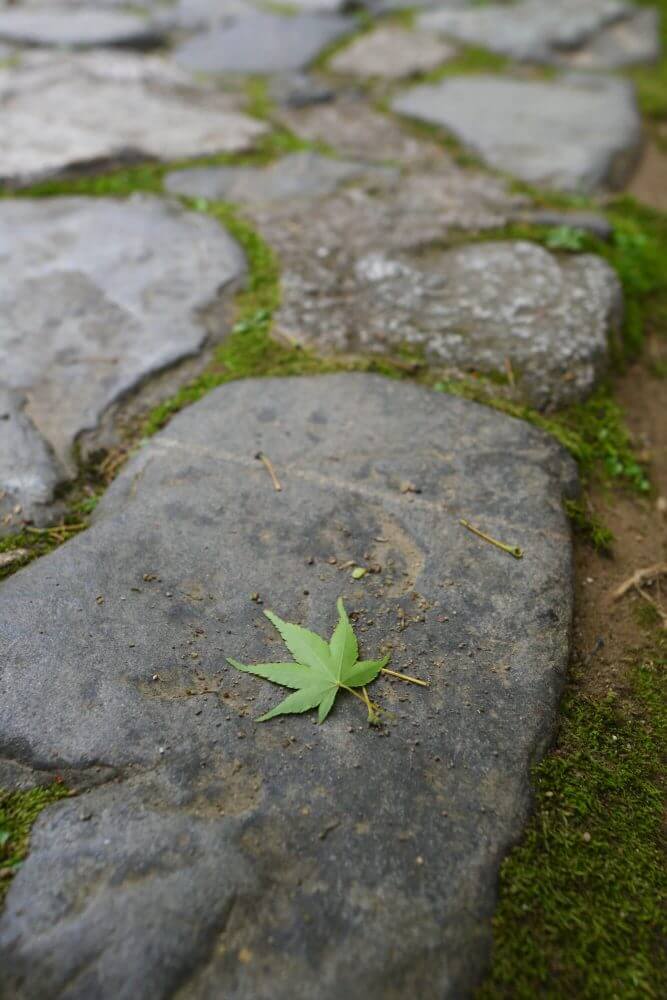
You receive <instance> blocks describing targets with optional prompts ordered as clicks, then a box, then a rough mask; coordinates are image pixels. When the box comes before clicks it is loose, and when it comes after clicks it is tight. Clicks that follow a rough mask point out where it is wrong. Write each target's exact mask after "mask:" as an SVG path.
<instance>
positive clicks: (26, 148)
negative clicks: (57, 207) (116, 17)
mask: <svg viewBox="0 0 667 1000" xmlns="http://www.w3.org/2000/svg"><path fill="white" fill-rule="evenodd" d="M0 103H1V104H2V123H3V138H2V143H0V181H1V180H10V181H13V182H17V183H25V182H27V181H30V180H34V179H38V178H41V177H43V176H45V175H49V174H54V173H59V172H61V171H63V170H66V169H67V170H70V171H72V170H76V169H82V168H84V167H86V166H90V164H91V163H94V164H96V165H99V164H100V163H101V162H102V163H104V162H107V163H108V162H117V161H123V160H127V159H136V158H137V157H139V158H142V159H147V158H156V159H182V158H186V157H195V156H203V155H206V154H211V153H219V152H238V151H240V150H244V149H249V148H251V147H252V146H253V144H255V143H256V141H257V139H258V137H259V136H260V135H262V134H263V133H264V132H266V130H267V128H266V125H265V124H264V123H262V122H260V121H258V120H257V119H254V118H250V117H249V116H248V115H245V114H242V113H241V112H240V111H239V110H238V109H237V106H236V105H237V104H238V101H237V102H236V104H235V102H234V99H233V98H231V97H229V96H227V95H224V94H220V93H218V92H216V91H215V90H214V89H212V88H207V87H204V86H202V85H195V84H194V83H193V81H192V79H191V78H190V77H189V76H188V74H186V73H184V72H182V71H181V70H179V69H178V68H177V67H175V66H173V65H171V64H170V63H168V62H166V61H165V60H163V59H160V58H158V57H156V56H139V55H135V54H133V53H129V52H112V51H107V52H99V51H98V52H89V53H85V54H67V55H66V54H61V53H46V52H37V51H35V52H30V53H28V54H25V55H24V56H23V57H22V58H21V61H20V63H19V64H18V65H14V64H10V65H7V66H4V67H2V66H0ZM137 109H140V113H138V111H137ZM101 122H103V126H104V127H101V125H100V123H101Z"/></svg>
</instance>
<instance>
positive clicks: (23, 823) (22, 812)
mask: <svg viewBox="0 0 667 1000" xmlns="http://www.w3.org/2000/svg"><path fill="white" fill-rule="evenodd" d="M68 794H69V793H68V791H67V789H66V788H65V787H64V786H63V785H62V784H60V783H58V782H54V783H53V784H51V785H48V786H46V787H40V788H31V789H30V790H29V791H27V792H7V791H3V790H2V789H0V903H2V900H3V899H4V897H5V894H6V892H7V889H8V888H9V883H10V878H11V875H12V874H14V873H15V872H16V871H18V869H19V867H20V864H21V862H22V861H23V859H24V858H25V856H26V854H27V853H28V841H29V838H30V831H31V829H32V825H33V823H34V822H35V820H36V819H37V817H38V816H39V814H40V813H41V811H42V810H43V809H45V808H46V806H48V805H50V804H51V803H52V802H57V801H58V799H62V798H65V797H66V796H67V795H68Z"/></svg>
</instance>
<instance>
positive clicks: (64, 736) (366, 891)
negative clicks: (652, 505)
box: [0, 376, 574, 1000]
mask: <svg viewBox="0 0 667 1000" xmlns="http://www.w3.org/2000/svg"><path fill="white" fill-rule="evenodd" d="M258 449H262V450H263V451H265V452H266V454H268V455H270V456H271V459H272V461H273V462H274V464H275V466H276V468H277V470H278V472H279V474H280V476H281V479H282V482H283V492H282V493H280V494H277V493H276V492H275V491H274V490H273V489H272V487H271V482H270V480H269V477H268V476H267V473H266V470H265V469H264V467H263V466H262V465H261V463H259V462H258V461H256V459H255V458H254V457H253V456H254V455H255V453H256V452H257V450H258ZM406 479H409V480H411V481H412V482H415V483H418V484H419V486H420V488H421V491H422V492H421V493H420V494H419V495H418V496H415V495H414V494H407V495H406V494H404V493H401V491H400V483H401V482H402V481H403V480H406ZM517 483H520V484H521V489H520V490H519V489H517ZM573 485H574V473H573V466H572V464H571V462H570V460H569V459H566V458H564V456H563V453H562V452H561V451H560V449H559V448H558V446H557V445H556V444H555V442H554V441H553V440H551V439H549V438H547V437H545V436H543V435H542V434H540V433H539V432H538V431H536V430H534V429H532V428H530V427H529V426H527V425H525V424H522V423H517V422H514V421H511V420H510V419H508V418H506V417H502V416H499V415H498V414H497V413H494V412H492V411H490V410H486V409H483V408H480V407H477V406H475V405H474V404H470V403H466V402H464V401H462V400H458V399H454V398H447V397H443V396H440V395H438V394H435V393H430V392H427V391H426V390H422V389H418V388H416V387H411V386H407V385H399V384H396V383H394V382H390V381H384V380H381V379H379V378H372V377H369V376H339V377H328V378H321V379H313V380H310V379H300V380H299V381H297V382H292V381H290V380H287V381H278V380H270V381H261V382H253V381H248V382H242V383H237V384H235V385H232V386H226V387H224V388H222V389H219V390H217V391H216V392H214V393H212V394H211V395H209V396H208V397H207V398H206V399H204V400H203V401H202V402H200V403H198V404H197V405H196V406H193V407H192V408H191V409H189V410H187V411H185V412H184V413H183V414H181V415H180V416H179V417H177V418H176V419H175V420H174V421H173V422H172V424H171V425H170V427H169V428H168V430H167V431H165V432H163V433H162V434H161V435H159V436H158V437H157V438H155V439H153V440H152V442H151V443H150V444H148V446H147V447H145V448H143V449H142V450H141V452H140V453H139V455H138V456H137V457H136V458H135V459H134V460H133V461H132V462H131V463H130V465H129V466H128V467H127V468H126V469H125V470H124V472H122V473H121V475H120V478H119V479H118V480H117V481H116V483H115V484H114V485H113V486H112V487H111V489H110V491H109V493H107V495H106V497H105V499H104V500H103V502H102V504H101V507H100V508H98V512H97V513H96V515H95V523H94V526H93V527H92V528H91V529H90V530H89V531H88V532H87V533H85V534H84V535H82V536H79V537H78V538H76V539H74V540H72V541H71V542H69V543H67V544H66V545H64V546H63V547H61V548H60V549H58V550H57V551H56V552H55V553H53V554H52V555H50V556H47V557H46V558H44V559H42V560H40V561H39V562H38V563H35V564H33V565H31V566H29V567H27V568H26V569H25V570H23V571H22V572H20V573H19V574H17V575H15V576H14V577H12V578H10V579H9V580H7V581H6V582H5V583H3V584H2V585H1V586H0V634H1V636H2V649H3V656H2V663H1V664H0V672H1V674H2V680H1V682H0V691H1V695H0V731H1V732H2V735H3V756H4V757H5V758H9V759H15V760H18V761H19V762H20V763H21V764H22V765H24V766H26V765H27V766H31V767H35V768H40V769H41V768H43V769H46V770H48V771H53V770H54V769H58V770H60V771H62V772H64V773H66V774H69V775H70V778H69V779H68V780H70V782H71V783H74V784H75V783H76V782H77V780H78V779H79V778H80V779H81V780H84V781H85V780H86V779H87V780H90V779H91V778H94V777H95V776H96V775H97V777H98V780H100V779H101V780H103V779H104V778H105V777H107V778H108V777H112V776H114V775H115V776H116V777H117V780H116V781H111V782H108V783H107V784H104V785H102V786H100V787H98V788H97V789H94V790H92V791H88V792H86V793H85V794H83V795H81V796H79V797H78V798H77V799H69V800H66V801H64V802H61V803H58V804H57V805H55V806H53V807H50V808H49V809H47V810H46V812H45V813H43V814H42V816H41V817H40V819H39V821H38V823H37V825H36V827H35V830H34V832H33V836H32V840H31V853H30V856H29V858H28V859H27V861H26V862H25V864H24V865H23V866H22V868H21V870H20V871H19V873H18V875H17V876H16V878H15V880H14V882H13V884H12V887H11V889H10V892H9V896H8V900H7V905H6V908H5V912H4V915H3V917H2V922H1V924H0V952H1V963H2V969H3V987H4V989H5V991H6V992H7V994H8V995H11V996H12V998H16V1000H27V998H33V997H39V996H65V995H66V996H68V997H70V998H71V1000H79V998H81V1000H84V998H86V1000H87V998H89V997H93V996H94V997H96V998H100V1000H106V998H113V1000H125V998H128V1000H129V998H134V997H137V996H143V995H147V984H150V986H149V988H148V994H149V995H150V996H151V997H167V996H173V995H175V994H176V993H177V992H181V993H182V994H183V995H187V996H189V997H197V998H213V997H220V996H225V997H236V998H239V1000H241V998H247V1000H258V998H267V1000H268V998H271V1000H305V998H312V997H313V996H317V997H321V998H323V1000H339V998H340V997H341V996H342V995H344V996H348V997H350V998H351V1000H361V998H364V1000H366V998H372V1000H380V998H381V1000H398V998H404V997H407V996H421V997H427V996H428V997H436V996H437V997H449V998H458V997H461V996H465V995H468V991H469V990H470V989H471V988H472V987H473V985H474V984H475V983H476V982H477V981H478V980H479V978H480V977H481V975H482V973H483V971H484V965H485V961H486V958H487V954H488V950H489V945H490V917H491V913H492V909H493V905H494V897H495V884H496V874H497V870H498V865H499V863H500V860H501V858H502V856H503V854H504V852H505V851H506V850H507V848H508V846H509V845H510V844H511V843H512V842H513V841H514V840H515V838H516V837H517V836H518V834H519V832H520V830H521V826H522V822H523V820H524V817H525V813H526V807H527V801H528V796H529V782H528V773H529V765H530V764H531V763H532V762H533V760H534V759H535V756H536V755H538V754H539V753H540V752H541V750H542V749H543V748H544V746H545V743H546V741H548V739H549V737H550V734H551V730H552V723H553V719H554V713H555V708H556V702H557V697H558V693H559V691H560V688H561V684H562V680H563V676H564V671H565V668H566V663H567V653H568V636H569V628H570V615H571V557H570V544H569V528H568V525H567V520H566V518H565V516H564V513H563V510H562V507H561V496H562V494H563V491H564V490H565V491H568V492H569V491H570V490H571V489H572V487H573ZM458 516H466V517H469V518H471V519H472V520H474V521H477V522H479V523H480V524H481V525H483V526H484V527H486V528H487V529H488V530H489V531H491V532H492V533H493V534H494V535H496V536H498V537H501V538H505V539H508V540H513V541H516V542H519V543H520V544H521V545H522V546H523V547H524V548H525V557H524V559H523V560H522V561H521V562H517V561H515V560H512V559H511V558H510V557H509V556H507V555H506V554H505V553H502V552H500V551H498V550H497V549H495V548H493V547H492V546H490V545H487V544H485V543H484V542H482V541H480V540H479V539H478V538H475V537H474V536H473V535H472V534H470V533H469V532H466V531H465V530H464V529H463V528H462V527H461V526H460V525H459V523H458ZM378 539H382V541H378ZM365 554H371V556H372V557H373V558H375V559H376V560H377V561H378V562H379V563H380V564H381V565H382V572H380V573H378V574H371V575H369V576H368V577H366V578H365V579H364V580H363V581H361V582H359V583H353V582H352V581H351V580H350V577H349V570H341V569H339V568H338V565H339V564H341V563H344V562H345V561H346V560H348V559H354V560H364V559H365V558H367V556H366V555H365ZM332 557H335V558H337V559H338V563H337V564H332V563H331V562H330V560H331V558H332ZM309 558H312V559H313V560H314V563H313V564H312V565H309V564H308V562H307V560H308V559H309ZM147 578H148V579H147ZM253 591H259V592H261V594H262V596H263V599H264V602H265V606H266V607H273V608H275V609H277V610H278V611H280V612H282V613H283V614H284V615H285V616H286V617H287V618H289V619H291V620H298V621H301V622H303V623H304V624H306V625H307V626H309V627H312V628H315V629H316V630H318V631H321V632H327V631H328V630H330V629H331V627H332V625H333V623H334V614H335V600H336V598H337V597H338V596H339V595H340V594H341V593H342V594H344V595H346V597H347V603H348V607H349V610H350V611H351V612H357V613H358V618H357V628H358V631H359V635H360V638H361V641H362V644H363V649H364V650H365V651H367V652H368V653H369V654H372V653H374V652H376V651H377V650H378V649H379V648H380V646H381V645H383V644H385V643H386V644H388V645H390V646H391V647H392V648H393V666H394V667H395V668H396V669H399V670H400V669H408V668H410V669H411V671H412V672H413V673H414V672H418V673H419V674H421V675H422V676H423V677H425V678H427V679H428V680H429V681H430V684H431V686H430V688H429V689H428V690H424V691H421V690H419V691H418V690H416V689H414V690H413V689H410V690H409V691H407V690H406V688H405V686H402V687H401V688H400V689H399V688H397V687H396V686H395V684H392V683H391V682H389V683H388V682H387V679H383V680H381V681H379V682H378V683H377V685H376V686H375V690H374V693H375V694H376V695H377V697H379V698H381V700H382V701H383V702H384V704H385V706H386V707H387V708H389V709H391V710H393V711H394V712H395V713H396V718H395V721H394V722H393V723H392V724H391V726H390V729H389V732H390V738H382V736H381V735H379V734H378V733H376V732H374V731H372V730H369V729H368V728H367V726H366V724H365V720H364V714H363V712H362V711H361V709H360V708H359V706H358V704H357V703H356V702H354V701H353V699H351V698H349V699H339V702H338V704H337V705H336V707H335V709H334V712H333V713H332V715H331V716H330V718H329V720H328V721H327V723H326V724H325V725H324V726H317V725H316V724H314V723H313V721H312V719H310V718H309V717H306V716H295V717H290V718H289V719H288V720H286V721H283V722H277V723H275V724H267V725H265V726H258V725H257V724H256V723H255V722H254V721H253V719H254V718H255V717H256V716H257V715H259V714H260V712H261V711H262V710H264V709H266V708H267V707H268V706H269V705H272V704H274V703H275V702H276V699H277V697H279V694H278V692H277V691H276V689H275V688H272V687H271V685H269V684H266V683H263V682H261V681H259V680H257V679H256V678H252V677H248V676H245V675H241V674H238V673H235V672H233V671H231V670H230V668H228V667H226V666H225V656H227V655H231V656H237V657H239V658H241V659H244V660H247V661H249V662H252V661H254V662H258V661H260V660H265V659H266V658H267V656H279V657H282V655H283V649H282V648H281V645H280V644H279V643H278V642H277V641H276V637H275V635H274V634H272V630H271V629H270V627H268V624H267V622H266V621H265V619H263V617H262V614H261V608H260V607H258V605H257V604H256V603H253V601H251V600H250V595H251V594H252V593H253ZM362 609H363V610H362ZM155 674H157V675H158V676H159V680H154V679H152V678H153V675H155ZM207 688H208V689H212V690H214V691H219V692H220V695H217V694H210V695H203V696H201V697H188V692H191V693H192V692H197V691H202V690H204V689H207ZM35 691H39V692H40V697H39V698H38V699H36V698H35V697H34V692H35ZM404 699H405V700H404Z"/></svg>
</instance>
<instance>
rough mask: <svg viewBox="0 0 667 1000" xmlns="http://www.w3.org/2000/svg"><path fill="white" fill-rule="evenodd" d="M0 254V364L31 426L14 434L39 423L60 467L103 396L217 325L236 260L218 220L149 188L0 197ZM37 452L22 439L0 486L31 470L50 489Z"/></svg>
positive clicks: (110, 397) (121, 391) (110, 399)
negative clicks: (141, 192) (120, 195)
mask: <svg viewBox="0 0 667 1000" xmlns="http://www.w3.org/2000/svg"><path fill="white" fill-rule="evenodd" d="M0 260H1V261H2V268H1V270H0V310H1V312H2V315H3V323H2V325H1V326H0V371H2V378H3V381H4V382H5V383H6V384H7V385H8V386H9V387H10V388H12V389H13V390H15V391H16V392H19V393H21V394H23V395H24V396H25V416H26V418H29V419H30V421H32V425H34V426H32V429H31V430H30V431H29V430H28V429H26V428H24V427H23V426H22V425H21V423H20V421H19V422H18V423H17V425H16V428H17V433H18V431H19V429H20V432H21V433H22V434H23V435H24V436H25V437H26V441H27V440H28V438H30V435H31V434H34V433H36V432H39V435H41V438H42V445H41V448H42V450H43V449H44V448H46V447H47V445H48V447H49V448H50V449H51V450H52V451H53V452H54V453H55V454H56V455H57V456H58V458H59V460H60V462H61V463H62V464H63V465H64V466H65V467H66V468H67V469H68V470H69V471H70V472H74V467H73V465H72V457H71V449H72V445H73V444H74V441H75V440H76V439H77V438H78V436H79V435H80V434H81V433H82V432H83V431H87V430H93V429H94V428H95V427H96V426H97V424H98V422H99V420H100V418H101V416H102V414H103V413H104V412H105V411H106V410H107V409H108V407H109V406H110V405H111V404H112V403H114V402H117V401H118V400H120V399H121V398H123V397H124V396H125V395H126V394H127V393H129V392H130V391H132V390H134V389H136V388H137V387H138V386H139V385H140V383H141V382H142V381H144V380H145V379H147V378H149V376H151V375H153V374H155V373H157V372H159V371H161V370H163V369H165V368H167V367H169V366H170V365H173V364H175V363H176V362H178V361H181V360H183V359H184V358H187V357H189V356H192V355H194V354H196V353H197V352H198V351H199V350H201V348H202V347H203V345H204V344H205V343H206V342H207V339H208V338H209V336H215V335H217V336H218V337H220V336H221V335H222V333H224V332H225V330H226V317H225V316H224V314H223V310H222V303H223V294H224V292H225V290H229V289H231V288H233V287H234V283H235V282H238V281H240V280H241V278H242V277H243V274H244V270H245V265H244V260H243V256H242V254H241V251H240V250H239V248H238V247H237V245H236V244H235V243H234V242H233V241H232V239H231V238H230V237H229V236H228V235H227V234H226V233H225V231H224V230H223V229H221V228H220V226H219V225H218V224H217V223H216V222H214V221H213V220H212V219H210V218H207V217H205V216H201V215H196V214H194V213H188V212H185V211H184V210H182V209H181V208H179V207H177V206H175V205H171V204H169V203H165V202H162V201H159V200H157V199H153V198H148V197H135V198H132V199H130V200H129V201H114V200H100V199H87V198H61V199H55V200H53V201H28V200H27V199H26V200H23V199H22V200H20V201H8V200H5V201H0ZM10 425H11V426H13V424H12V422H11V421H10ZM0 429H3V430H4V429H5V428H4V425H3V426H2V428H0ZM30 440H32V439H31V438H30ZM44 442H46V444H44ZM35 449H37V453H36V451H35ZM39 454H41V453H40V452H39V446H38V445H37V444H35V445H34V446H31V447H27V446H26V447H23V446H21V448H20V449H19V450H18V451H17V452H16V453H14V455H13V460H12V463H11V464H10V466H9V475H8V478H7V479H6V480H4V481H3V479H2V477H1V476H0V490H2V489H7V490H8V491H9V492H14V487H13V485H12V484H13V482H14V480H15V477H16V476H18V477H19V479H21V477H22V478H23V480H24V481H26V482H30V481H31V477H32V476H35V477H36V480H37V482H38V484H39V486H38V495H36V496H35V498H34V499H35V500H36V501H38V502H39V503H40V504H42V503H43V502H44V500H45V499H47V498H49V499H50V494H52V492H53V485H54V484H53V478H54V474H53V473H51V477H50V478H47V479H46V480H44V474H43V471H42V470H43V467H44V460H43V459H42V458H40V457H39ZM36 455H37V457H36ZM12 470H13V471H12ZM0 471H3V472H4V471H5V469H4V468H3V464H2V463H0ZM23 492H24V493H25V494H26V496H25V502H24V513H25V515H26V516H29V515H30V510H31V502H30V493H29V491H25V490H24V491H23ZM44 494H48V495H49V496H48V497H47V496H45V495H44ZM21 502H23V501H21Z"/></svg>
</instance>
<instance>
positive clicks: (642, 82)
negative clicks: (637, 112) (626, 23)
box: [628, 0, 667, 121]
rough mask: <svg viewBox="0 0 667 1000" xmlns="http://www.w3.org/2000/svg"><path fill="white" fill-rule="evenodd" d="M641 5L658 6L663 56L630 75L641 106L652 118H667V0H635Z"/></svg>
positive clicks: (659, 119) (631, 71)
mask: <svg viewBox="0 0 667 1000" xmlns="http://www.w3.org/2000/svg"><path fill="white" fill-rule="evenodd" d="M635 3H636V4H637V5H638V6H640V7H653V8H656V7H657V8H658V10H659V11H660V18H661V30H660V36H661V39H662V57H661V59H660V60H659V62H658V63H657V65H655V66H640V67H637V68H636V69H632V70H630V71H629V73H628V75H629V76H630V78H631V79H632V80H633V81H634V84H635V86H636V87H637V95H638V98H639V106H640V108H641V110H642V112H643V113H644V114H645V115H646V116H647V117H648V118H651V119H654V120H657V121H663V120H664V119H666V118H667V0H635Z"/></svg>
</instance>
